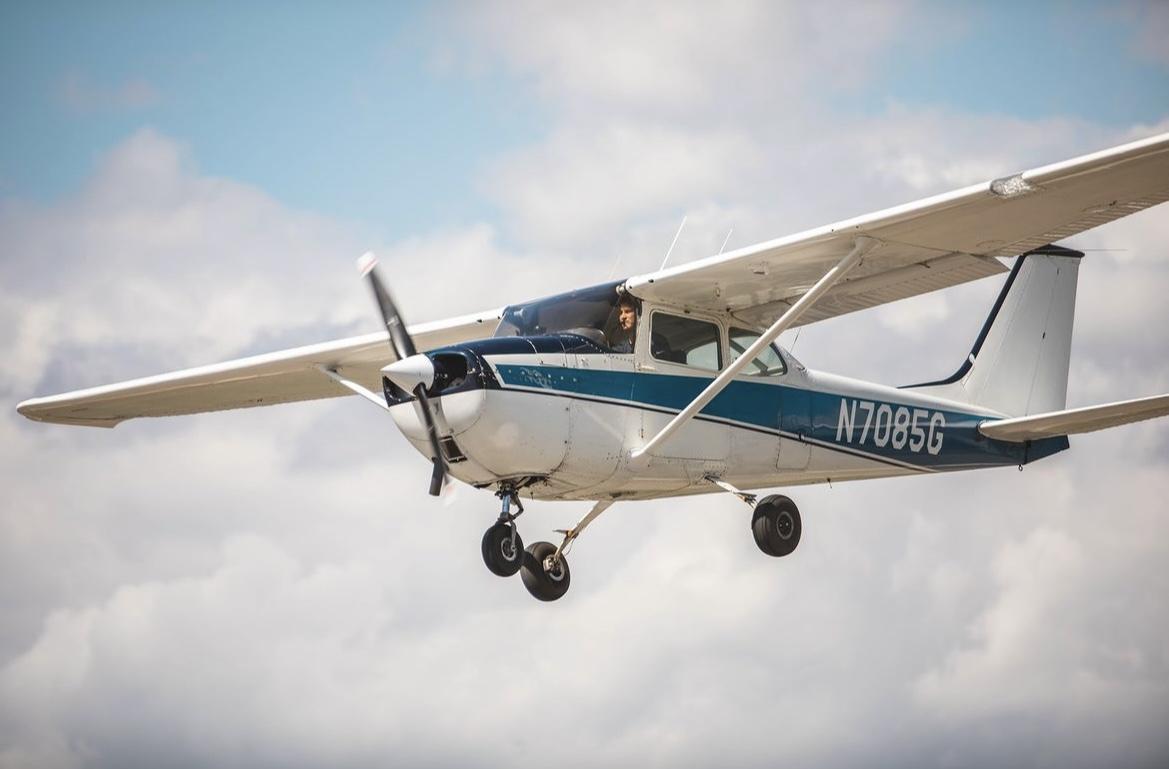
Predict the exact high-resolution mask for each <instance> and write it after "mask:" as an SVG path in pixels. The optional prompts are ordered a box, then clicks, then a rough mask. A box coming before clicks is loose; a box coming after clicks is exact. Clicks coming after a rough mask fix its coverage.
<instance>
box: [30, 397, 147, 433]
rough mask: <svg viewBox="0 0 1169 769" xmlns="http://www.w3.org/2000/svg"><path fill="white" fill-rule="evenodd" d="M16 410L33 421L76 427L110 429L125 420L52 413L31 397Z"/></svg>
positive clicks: (41, 400) (49, 407)
mask: <svg viewBox="0 0 1169 769" xmlns="http://www.w3.org/2000/svg"><path fill="white" fill-rule="evenodd" d="M16 412H17V413H18V414H20V415H21V416H22V417H24V418H25V419H29V420H31V421H33V422H45V423H48V424H55V425H75V426H77V427H105V428H107V429H112V428H114V427H117V426H118V425H119V424H121V423H122V422H124V421H126V420H125V417H108V418H94V417H83V416H72V415H69V414H62V413H60V412H57V413H54V409H53V408H52V407H51V406H50V405H48V404H46V403H45V402H44V399H41V398H31V399H29V400H26V401H21V402H20V403H18V404H16Z"/></svg>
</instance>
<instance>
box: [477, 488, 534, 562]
mask: <svg viewBox="0 0 1169 769" xmlns="http://www.w3.org/2000/svg"><path fill="white" fill-rule="evenodd" d="M496 496H498V497H499V499H500V501H501V502H502V505H503V509H502V510H501V511H500V513H499V520H498V521H496V522H495V525H494V526H492V527H491V528H489V529H488V530H487V531H485V532H483V545H482V550H483V563H485V564H486V565H487V570H488V571H490V572H491V573H492V574H496V575H498V576H500V577H510V576H512V575H513V574H515V573H516V572H517V571H519V570H520V567H522V566H523V564H524V541H523V540H522V539H520V533H519V531H517V530H516V525H515V519H516V518H518V517H519V516H520V514H521V513H523V512H524V505H523V503H522V502H520V495H519V494H517V493H516V492H515V489H511V488H505V489H500V491H499V493H498V494H496ZM513 504H514V505H515V507H516V512H515V513H512V511H511V506H512V505H513Z"/></svg>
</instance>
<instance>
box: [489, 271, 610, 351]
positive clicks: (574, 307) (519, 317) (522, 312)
mask: <svg viewBox="0 0 1169 769" xmlns="http://www.w3.org/2000/svg"><path fill="white" fill-rule="evenodd" d="M621 283H622V281H616V282H614V283H603V284H601V285H599V286H590V287H589V288H582V289H579V290H577V291H570V292H568V293H567V294H557V295H556V296H550V297H547V298H545V299H537V300H536V301H534V302H527V303H526V304H514V305H512V306H510V307H508V308H507V309H505V310H504V311H503V318H502V319H501V320H500V323H499V327H498V328H497V329H496V330H495V336H543V335H545V334H578V335H580V336H583V337H585V338H587V339H590V340H592V341H593V342H596V343H597V344H599V345H602V346H605V347H611V343H610V340H611V339H613V338H614V333H615V332H616V330H617V327H618V326H617V300H618V299H619V298H620V296H619V294H618V293H617V287H618V286H620V285H621Z"/></svg>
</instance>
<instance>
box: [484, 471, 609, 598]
mask: <svg viewBox="0 0 1169 769" xmlns="http://www.w3.org/2000/svg"><path fill="white" fill-rule="evenodd" d="M496 496H497V497H499V499H500V502H501V503H502V507H503V509H502V510H501V512H500V513H499V520H498V521H496V522H495V525H494V526H492V527H491V528H489V529H488V530H487V531H486V532H485V533H484V534H483V562H484V563H485V564H487V568H488V569H489V570H490V571H491V573H492V574H498V575H499V576H501V577H510V576H512V575H513V574H515V573H516V572H517V571H518V572H520V579H521V580H522V581H523V583H524V587H526V588H527V589H528V592H529V593H531V594H532V595H533V596H534V597H535V598H537V599H538V600H541V601H555V600H557V599H558V598H562V597H563V596H564V594H565V593H567V592H568V586H569V584H570V583H571V582H572V572H571V571H569V569H568V558H567V557H566V556H567V554H568V551H569V550H570V549H571V548H572V543H573V542H574V541H575V540H576V538H577V537H578V536H580V533H581V532H582V531H584V528H585V527H586V526H588V525H589V524H590V523H592V521H593V519H594V518H596V517H597V516H598V515H600V514H601V513H603V512H604V511H605V510H607V509H608V508H609V506H610V505H611V504H613V502H612V500H602V501H600V502H597V503H596V504H594V505H593V508H592V510H590V511H589V513H588V515H586V516H585V517H584V518H582V519H581V521H580V522H579V523H578V524H577V525H576V526H574V527H573V528H571V529H567V530H565V529H560V530H558V532H559V533H560V534H563V535H564V540H563V541H562V542H561V543H560V546H559V547H557V546H556V545H553V544H552V543H551V542H535V543H533V544H531V545H528V547H527V549H524V543H523V540H521V539H520V535H519V532H518V531H516V525H515V519H516V518H518V517H519V516H520V514H521V513H523V512H524V506H523V504H522V503H521V502H520V497H519V494H518V493H517V492H516V489H515V487H513V486H503V487H501V488H500V490H499V491H498V492H496ZM513 505H514V506H515V508H516V512H515V513H513V512H512V511H511V510H512V506H513Z"/></svg>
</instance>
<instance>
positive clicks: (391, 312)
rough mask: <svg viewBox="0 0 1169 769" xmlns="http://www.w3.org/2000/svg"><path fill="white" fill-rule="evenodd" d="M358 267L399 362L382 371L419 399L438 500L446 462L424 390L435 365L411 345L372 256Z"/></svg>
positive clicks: (364, 257) (433, 490) (365, 257)
mask: <svg viewBox="0 0 1169 769" xmlns="http://www.w3.org/2000/svg"><path fill="white" fill-rule="evenodd" d="M357 267H358V269H359V270H361V274H362V276H364V277H368V278H369V284H370V286H372V287H373V295H374V298H375V299H376V300H377V306H378V309H379V310H380V311H381V313H382V320H383V321H385V324H386V331H387V332H389V335H390V347H392V348H393V350H394V354H395V355H396V356H398V360H397V361H395V362H394V363H391V364H390V365H388V366H386V367H385V368H384V369H382V371H383V372H384V373H385V375H386V376H387V377H389V379H390V381H392V382H393V383H394V384H396V385H398V386H399V387H401V388H402V389H404V390H408V391H410V392H412V393H413V394H414V397H416V398H417V399H418V405H419V406H420V407H421V409H422V418H423V419H424V420H425V421H426V433H427V435H428V436H429V437H430V450H431V453H432V454H433V455H434V470H433V472H432V473H431V475H430V495H431V496H433V497H437V496H438V495H439V492H441V491H442V487H443V485H444V484H445V483H446V463H445V462H444V461H443V458H442V446H441V445H439V440H438V425H437V424H436V423H435V420H434V411H433V410H432V409H431V407H430V400H429V399H428V398H427V397H426V388H427V387H429V386H430V385H431V384H433V383H434V364H433V363H432V362H431V361H430V359H429V358H427V357H426V356H425V355H419V354H418V350H417V348H416V347H415V346H414V340H413V339H411V338H410V333H409V332H408V331H407V330H406V324H405V323H404V322H402V315H401V313H399V312H398V308H397V306H396V305H395V304H394V300H393V299H391V298H390V292H389V291H388V290H387V289H386V286H385V284H384V283H383V282H382V280H381V277H380V276H379V275H378V270H377V259H375V258H374V255H373V254H372V253H365V254H363V255H362V256H361V258H360V259H358V260H357Z"/></svg>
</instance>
